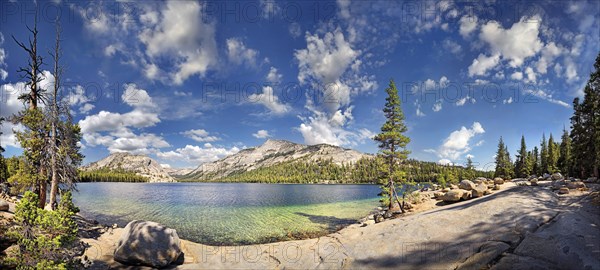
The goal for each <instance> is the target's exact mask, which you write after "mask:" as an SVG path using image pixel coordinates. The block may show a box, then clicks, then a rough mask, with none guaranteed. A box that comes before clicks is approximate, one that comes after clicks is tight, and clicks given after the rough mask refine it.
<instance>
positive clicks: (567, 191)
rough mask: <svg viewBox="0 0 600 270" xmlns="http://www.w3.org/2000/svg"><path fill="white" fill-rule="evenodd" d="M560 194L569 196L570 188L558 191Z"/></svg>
mask: <svg viewBox="0 0 600 270" xmlns="http://www.w3.org/2000/svg"><path fill="white" fill-rule="evenodd" d="M558 194H569V188H566V187H562V188H560V189H559V190H558Z"/></svg>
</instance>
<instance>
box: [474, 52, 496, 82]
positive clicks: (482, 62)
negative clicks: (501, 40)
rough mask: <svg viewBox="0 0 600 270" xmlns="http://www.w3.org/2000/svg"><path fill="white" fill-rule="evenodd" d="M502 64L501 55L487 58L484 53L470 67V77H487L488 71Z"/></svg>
mask: <svg viewBox="0 0 600 270" xmlns="http://www.w3.org/2000/svg"><path fill="white" fill-rule="evenodd" d="M498 63H500V55H499V54H494V55H492V56H486V55H484V54H482V53H480V54H479V56H478V57H477V58H476V59H473V63H471V65H470V66H469V77H473V76H475V75H477V76H485V75H487V71H488V70H490V69H492V68H494V67H496V65H498Z"/></svg>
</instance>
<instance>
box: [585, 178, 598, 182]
mask: <svg viewBox="0 0 600 270" xmlns="http://www.w3.org/2000/svg"><path fill="white" fill-rule="evenodd" d="M584 182H586V183H596V182H598V177H590V178H588V179H585V180H584Z"/></svg>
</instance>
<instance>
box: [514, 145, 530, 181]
mask: <svg viewBox="0 0 600 270" xmlns="http://www.w3.org/2000/svg"><path fill="white" fill-rule="evenodd" d="M530 174H531V168H530V166H529V160H528V154H527V146H526V145H525V136H521V148H520V149H519V153H518V154H517V159H516V161H515V175H516V176H517V177H521V178H526V177H528V176H529V175H530Z"/></svg>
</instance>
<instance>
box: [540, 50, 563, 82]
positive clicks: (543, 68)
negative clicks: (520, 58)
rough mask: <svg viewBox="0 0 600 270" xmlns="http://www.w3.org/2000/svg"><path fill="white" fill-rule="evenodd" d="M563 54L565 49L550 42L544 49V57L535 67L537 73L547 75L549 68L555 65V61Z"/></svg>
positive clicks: (542, 56)
mask: <svg viewBox="0 0 600 270" xmlns="http://www.w3.org/2000/svg"><path fill="white" fill-rule="evenodd" d="M562 53H563V48H562V47H559V46H557V45H556V44H555V43H554V42H550V43H548V44H546V46H544V48H543V49H542V55H541V57H540V59H539V60H538V61H537V63H536V65H535V67H536V70H537V72H539V73H541V74H546V72H547V71H548V67H549V66H550V65H551V64H552V63H553V61H554V59H556V58H557V57H559V56H560V55H561V54H562Z"/></svg>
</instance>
